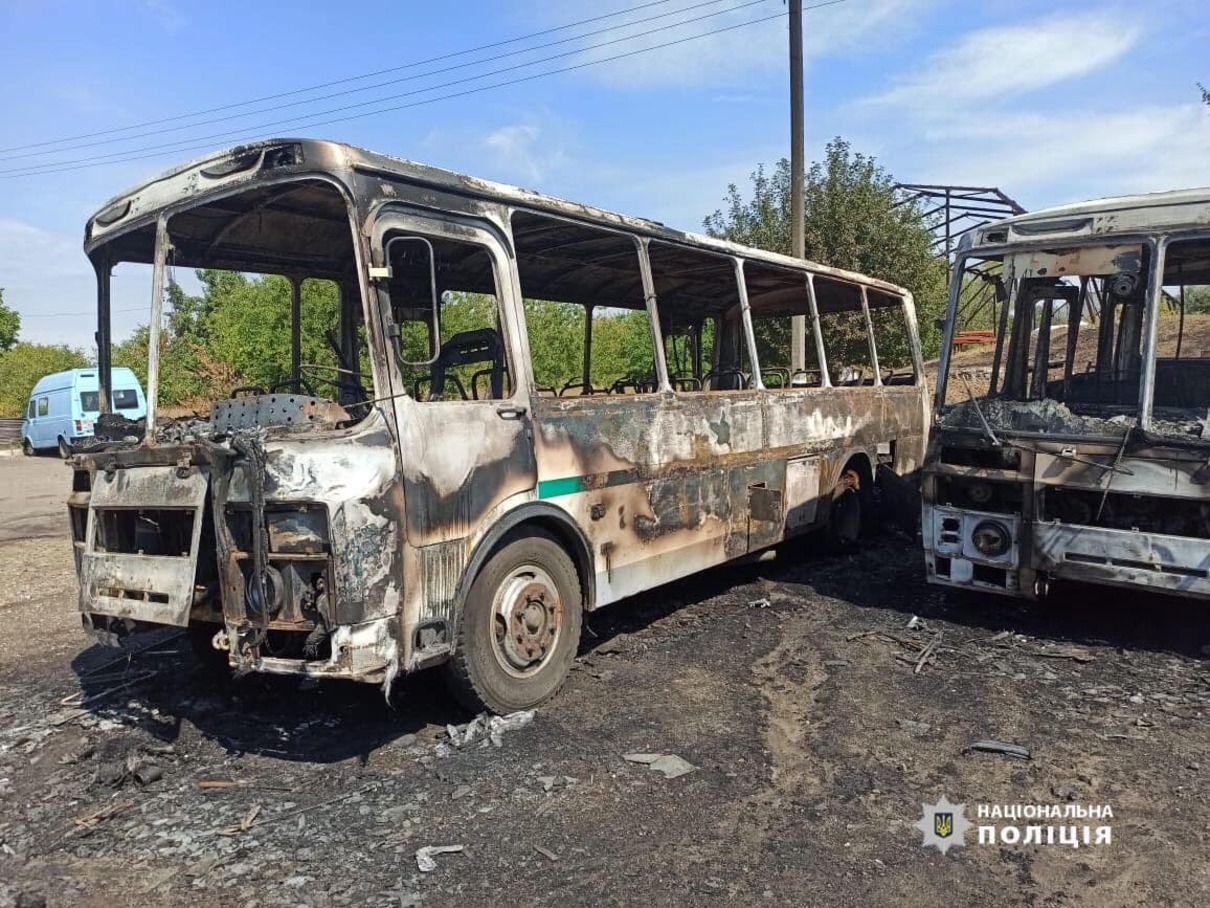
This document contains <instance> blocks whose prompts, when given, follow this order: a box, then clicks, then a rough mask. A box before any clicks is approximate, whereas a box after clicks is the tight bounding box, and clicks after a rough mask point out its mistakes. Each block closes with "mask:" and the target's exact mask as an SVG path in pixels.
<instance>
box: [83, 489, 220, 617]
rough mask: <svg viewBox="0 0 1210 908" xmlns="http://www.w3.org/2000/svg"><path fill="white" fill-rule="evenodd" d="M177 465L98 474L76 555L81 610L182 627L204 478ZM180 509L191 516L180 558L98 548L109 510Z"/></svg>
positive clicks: (194, 560)
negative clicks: (100, 524) (101, 528)
mask: <svg viewBox="0 0 1210 908" xmlns="http://www.w3.org/2000/svg"><path fill="white" fill-rule="evenodd" d="M180 472H181V471H180V470H179V468H176V467H165V466H162V467H143V468H141V469H138V470H133V471H130V470H114V471H106V472H100V473H97V475H96V476H95V478H94V480H93V488H92V497H91V500H90V502H89V516H88V529H87V533H86V538H85V543H84V547H83V550H82V551H81V552H80V559H79V560H80V611H82V612H85V613H91V614H101V615H110V616H113V617H117V618H131V619H136V620H142V621H151V622H155V623H157V624H170V625H175V626H177V627H184V626H185V625H187V624H188V623H189V610H190V608H191V606H192V605H193V591H194V577H195V576H196V572H197V559H198V549H199V543H200V537H201V527H202V519H201V515H202V511H203V509H204V507H205V503H206V492H207V476H206V474H205V473H203V472H202V471H201V470H197V469H189V470H187V471H185V475H184V476H182V475H180ZM139 508H141V509H148V510H150V509H155V510H157V511H159V510H164V511H174V510H176V511H183V512H188V513H189V514H190V516H191V517H192V523H191V527H192V530H191V535H190V540H189V545H190V548H189V550H188V552H187V553H185V554H184V555H147V554H141V553H139V552H137V551H136V552H108V551H104V550H103V549H100V548H99V547H98V538H99V530H100V527H99V523H100V520H101V519H102V515H103V514H104V513H106V512H107V511H111V510H122V511H130V510H132V509H139Z"/></svg>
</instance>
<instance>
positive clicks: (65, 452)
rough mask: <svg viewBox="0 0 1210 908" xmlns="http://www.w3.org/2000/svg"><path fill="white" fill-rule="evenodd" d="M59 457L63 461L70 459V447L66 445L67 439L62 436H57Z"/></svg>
mask: <svg viewBox="0 0 1210 908" xmlns="http://www.w3.org/2000/svg"><path fill="white" fill-rule="evenodd" d="M59 456H60V457H62V458H63V459H64V460H67V458H69V457H71V445H69V444H68V443H67V439H66V438H64V437H63V436H62V435H60V436H59Z"/></svg>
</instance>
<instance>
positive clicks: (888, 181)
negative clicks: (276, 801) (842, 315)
mask: <svg viewBox="0 0 1210 908" xmlns="http://www.w3.org/2000/svg"><path fill="white" fill-rule="evenodd" d="M751 180H752V187H751V197H750V198H745V197H744V196H743V195H742V194H741V193H740V191H739V189H738V188H737V187H736V186H735V185H734V184H732V185H731V186H729V187H728V189H727V195H726V197H725V206H724V208H722V209H720V210H717V211H715V212H714V214H712V215H710V216H709V217H707V218H706V219H705V221H704V225H705V228H706V231H707V232H708V233H709V234H710V235H711V236H717V237H722V238H725V239H728V240H732V241H734V242H737V243H743V244H745V245H748V246H756V247H757V248H760V249H768V250H770V251H773V252H782V253H789V252H790V162H789V161H788V160H786V159H785V158H782V159H781V160H780V161H778V162H777V164H776V165H775V166H774V168H773V172H772V173H768V172H766V170H765V167H764V166H763V165H761V166H758V167H757V169H756V171H755V172H754V173H753V174H752V177H751ZM894 187H895V181H894V179H893V178H892V177H891V175H890V174H889V173H887V172H886V171H885V170H884V169H883V168H882V167H881V166H879V165H878V163H877V162H876V161H875V159H874V158H871V157H867V156H866V155H863V154H861V153H859V152H854V151H853V150H852V148H851V147H850V146H849V143H848V142H846V141H845V140H844V139H841V138H839V137H837V138H835V139H833V140H832V141H831V142H829V143H828V147H827V150H826V153H825V156H824V160H823V161H822V162H816V163H814V164H813V165H812V166H811V169H810V170H809V171H808V172H807V176H806V182H805V185H804V187H803V209H804V220H805V236H806V257H807V258H808V259H811V260H813V261H816V262H820V263H822V264H825V265H832V266H834V267H838V268H847V269H849V270H851V271H858V272H861V273H862V274H867V275H870V276H871V277H877V278H881V279H883V280H887V281H891V282H892V283H895V284H899V285H900V286H903V287H906V288H907V289H908V290H910V291H911V292H912V296H913V297H914V298H915V301H916V311H917V315H918V321H919V324H920V335H921V343H922V345H923V347H924V351H925V356H926V357H929V356H933V355H935V354H936V352H937V351H938V349H939V348H940V344H941V338H940V334H939V332H938V331H937V330H936V328H935V327H934V325H933V322H934V320H935V319H936V318H938V317H939V316H941V315H942V314H943V313H944V310H945V297H946V293H945V291H946V284H947V269H946V266H945V262H944V261H942V260H941V259H939V258H937V257H936V256H934V255H933V254H932V252H931V250H930V248H929V247H930V243H931V241H932V235H931V234H930V232H929V229H928V224H927V223H926V220H925V218H924V216H923V214H922V213H921V211H920V209H919V208H917V207H916V206H915V205H913V204H897V202H899V200H898V199H897V198H896V196H895V188H894Z"/></svg>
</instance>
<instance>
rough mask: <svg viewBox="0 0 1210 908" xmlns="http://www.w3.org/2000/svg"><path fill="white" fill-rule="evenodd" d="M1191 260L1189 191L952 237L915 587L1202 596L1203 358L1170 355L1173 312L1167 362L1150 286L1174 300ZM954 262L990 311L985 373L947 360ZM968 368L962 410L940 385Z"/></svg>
mask: <svg viewBox="0 0 1210 908" xmlns="http://www.w3.org/2000/svg"><path fill="white" fill-rule="evenodd" d="M1207 249H1210V192H1207V191H1206V190H1184V191H1179V192H1172V193H1157V194H1153V195H1150V196H1138V197H1132V198H1126V199H1106V200H1099V201H1093V202H1087V203H1080V204H1077V205H1072V206H1067V207H1065V208H1061V209H1052V210H1049V211H1040V212H1034V213H1032V214H1029V215H1021V216H1019V217H1014V218H1010V219H1007V220H1004V221H999V222H993V223H989V224H985V225H983V226H981V227H979V228H977V229H975V230H974V231H972V232H970V233H969V234H967V235H965V236H964V237H963V238H962V241H961V243H960V244H959V248H958V251H957V259H958V269H957V273H956V275H955V279H954V286H953V288H952V291H951V298H950V311H949V314H950V328H949V335H950V336H949V337H947V342H946V344H945V346H944V348H943V353H942V361H941V364H940V374H939V376H938V388H937V395H936V403H935V413H934V425H933V431H932V434H931V436H930V440H929V451H928V457H927V459H926V463H925V468H924V481H923V484H922V486H923V493H924V494H923V498H924V517H923V527H924V545H925V553H926V562H927V565H928V576H929V579H930V581H932V582H934V583H939V584H943V585H947V586H959V587H973V588H978V589H984V590H987V591H989V592H996V593H1001V594H1006V595H1016V596H1024V597H1030V598H1033V597H1036V596H1039V595H1041V594H1044V592H1045V591H1046V590H1047V589H1048V588H1049V583H1050V580H1051V579H1069V580H1077V581H1084V582H1092V583H1100V584H1109V585H1116V586H1128V587H1129V586H1137V587H1145V588H1151V589H1158V590H1163V591H1166V592H1172V593H1179V594H1182V595H1187V596H1193V597H1197V598H1202V599H1204V598H1206V597H1207V596H1210V567H1208V565H1210V541H1208V540H1210V468H1208V467H1207V464H1210V431H1207V427H1208V425H1210V420H1208V419H1207V415H1206V414H1207V408H1208V407H1210V384H1208V383H1207V382H1206V381H1205V379H1204V376H1205V375H1207V360H1206V359H1205V358H1204V357H1202V358H1197V357H1188V356H1184V357H1182V355H1181V348H1182V344H1181V341H1182V338H1183V336H1184V332H1185V330H1186V321H1185V319H1184V318H1183V317H1182V318H1181V319H1180V321H1179V324H1178V327H1177V329H1176V331H1177V337H1176V340H1175V345H1172V344H1171V341H1169V345H1170V347H1171V346H1174V348H1175V355H1174V354H1173V352H1172V349H1169V350H1167V352H1165V351H1162V350H1161V345H1160V336H1161V334H1162V333H1163V331H1166V330H1167V331H1170V330H1171V322H1175V321H1176V319H1169V326H1168V327H1167V328H1165V327H1164V322H1163V320H1162V319H1161V311H1162V310H1164V309H1165V307H1167V306H1168V305H1169V299H1170V297H1169V295H1168V294H1167V293H1166V291H1165V289H1164V288H1165V286H1171V285H1179V287H1180V294H1179V295H1178V296H1177V297H1174V298H1175V299H1178V300H1179V299H1181V298H1183V294H1184V288H1185V283H1186V279H1189V281H1190V282H1191V283H1193V284H1197V285H1206V284H1210V268H1208V267H1207V262H1208V261H1210V256H1207V253H1206V250H1207ZM968 262H973V263H977V267H978V268H979V269H980V273H982V274H995V275H996V277H995V280H996V282H997V284H998V286H999V291H1000V293H1001V299H1002V301H1003V303H1004V308H1003V310H1002V312H1001V319H1000V322H999V326H998V330H997V333H996V335H995V338H994V339H995V342H996V353H995V357H994V360H993V364H992V368H991V370H990V372H985V371H982V370H970V369H967V368H966V367H965V366H964V367H962V368H955V367H953V366H952V365H951V363H952V361H953V359H954V356H955V355H956V354H955V353H954V352H953V347H954V346H955V340H957V339H958V338H960V337H962V335H961V334H960V333H958V332H959V331H960V325H959V315H960V312H959V304H958V298H959V292H958V291H959V288H960V286H961V285H962V284H963V282H964V281H969V280H970V274H969V272H964V271H963V266H964V263H968ZM1060 308H1062V309H1065V310H1066V311H1065V312H1063V313H1062V314H1060V311H1059V309H1060ZM1035 317H1036V319H1037V320H1036V321H1035ZM1084 319H1087V321H1085V320H1084ZM1058 331H1067V332H1068V333H1067V336H1066V337H1065V338H1063V339H1062V341H1060V340H1059V339H1054V340H1053V341H1052V335H1053V333H1055V332H1058ZM1087 335H1091V336H1087ZM1085 349H1087V352H1086V353H1081V352H1080V351H1081V350H1085ZM1056 353H1057V354H1058V355H1061V356H1063V357H1064V359H1063V363H1062V365H1063V368H1062V371H1061V372H1059V371H1057V370H1056V367H1057V365H1058V364H1056V363H1052V362H1051V359H1052V357H1054V356H1055V355H1056ZM1002 355H1003V362H1004V373H1003V375H1004V381H1003V383H1002V384H1001V383H1000V380H999V379H1000V368H1001V361H1002ZM1077 357H1078V361H1077ZM1085 359H1087V363H1085ZM1052 370H1056V371H1052ZM976 372H981V378H978V379H976V383H980V382H982V384H981V389H982V390H986V392H987V393H982V391H981V392H980V394H974V393H973V392H972V393H971V395H970V396H971V399H970V400H963V398H964V397H965V396H966V395H965V394H959V393H955V391H956V390H957V389H956V388H955V385H956V384H957V382H955V378H957V379H958V382H961V383H967V382H968V381H969V380H968V379H967V378H966V375H967V374H972V375H973V374H975V373H976ZM988 376H990V378H989V377H988ZM997 528H998V529H997ZM1001 531H1005V532H1007V533H1008V534H1009V537H1010V541H1009V544H1007V545H1006V546H1005V547H1004V549H1003V551H998V550H997V549H998V546H997V545H996V541H997V539H998V536H997V534H998V533H999V532H1001Z"/></svg>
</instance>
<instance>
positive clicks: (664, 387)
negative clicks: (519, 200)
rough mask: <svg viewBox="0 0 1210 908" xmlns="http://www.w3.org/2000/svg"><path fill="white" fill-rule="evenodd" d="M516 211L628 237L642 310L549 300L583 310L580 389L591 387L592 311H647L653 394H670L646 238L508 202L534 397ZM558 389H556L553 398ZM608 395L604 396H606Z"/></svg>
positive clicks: (511, 254) (512, 254)
mask: <svg viewBox="0 0 1210 908" xmlns="http://www.w3.org/2000/svg"><path fill="white" fill-rule="evenodd" d="M518 214H524V215H528V216H530V217H538V218H545V219H547V220H550V221H558V222H560V223H563V224H570V225H573V226H575V227H579V228H581V229H584V230H596V231H599V232H601V233H607V234H611V235H613V236H617V237H622V238H624V239H626V240H628V241H629V242H630V243H631V244H632V245H633V246H634V248H635V258H636V261H637V262H638V266H639V283H640V286H641V289H642V293H643V309H641V310H640V309H629V307H626V306H618V307H610V306H606V305H604V304H601V303H581V302H577V301H575V300H551V302H560V303H565V304H567V305H571V306H580V307H581V308H583V309H584V357H583V363H582V365H581V369H580V371H581V375H580V381H581V382H582V384H581V387H582V388H591V387H593V386H592V331H593V325H592V322H593V318H592V316H593V312H594V311H595V310H596V309H599V308H622V309H628V310H629V311H631V312H640V311H645V312H646V313H647V323H648V324H647V328H648V333H649V335H650V338H651V343H652V357H653V358H652V365H653V366H654V368H655V379H656V393H657V394H663V393H671V391H672V383H671V382H670V380H669V378H668V365H667V363H666V362H665V360H664V333H663V330H662V328H661V326H660V320H659V312H658V308H657V301H656V295H655V284H654V279H653V277H652V272H651V260H650V258H649V257H648V254H647V244H648V243H649V242H650V238H649V237H645V236H640V235H639V234H636V233H632V232H630V231H629V230H619V229H617V228H615V227H606V226H603V225H600V224H594V223H592V222H589V221H581V220H578V219H576V218H570V217H564V216H561V215H557V214H551V213H550V212H548V211H541V210H538V209H534V208H526V207H523V206H520V205H510V206H509V207H508V208H507V209H505V212H504V222H505V223H506V224H507V226H508V245H507V247H506V248H507V250H508V254H509V258H510V259H511V261H512V265H513V270H514V273H515V275H516V281H517V305H518V307H519V309H520V319H521V321H520V323H519V324H520V333H521V334H523V335H524V340H525V348H524V352H525V368H526V370H527V372H528V374H529V383H530V386H531V387H532V388H534V389H535V397H537V396H538V395H537V391H536V389H537V381H536V379H535V378H534V375H533V367H534V364H533V358H532V356H531V354H530V349H529V324H528V322H527V321H526V320H525V300H526V299H527V297H526V296H525V295H524V293H523V292H522V290H521V257H520V256H519V255H518V254H517V242H516V236H515V234H514V233H513V218H514V217H515V216H516V215H518ZM557 396H558V389H556V397H557ZM585 396H588V397H595V396H597V395H596V394H595V393H594V394H591V395H585ZM605 396H607V395H605Z"/></svg>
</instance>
